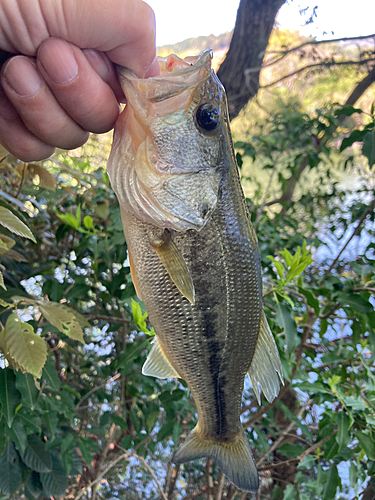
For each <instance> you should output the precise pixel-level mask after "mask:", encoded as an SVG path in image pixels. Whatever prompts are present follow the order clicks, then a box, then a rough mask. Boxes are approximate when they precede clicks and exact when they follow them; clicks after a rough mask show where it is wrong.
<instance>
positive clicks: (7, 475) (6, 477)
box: [0, 444, 22, 495]
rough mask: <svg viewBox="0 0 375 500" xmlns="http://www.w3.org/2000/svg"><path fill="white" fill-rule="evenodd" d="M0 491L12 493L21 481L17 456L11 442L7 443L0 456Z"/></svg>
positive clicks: (7, 493)
mask: <svg viewBox="0 0 375 500" xmlns="http://www.w3.org/2000/svg"><path fill="white" fill-rule="evenodd" d="M0 471H1V474H0V491H2V492H3V493H5V494H6V495H13V493H15V492H16V491H17V489H18V488H19V487H20V485H21V483H22V473H21V468H20V466H19V458H18V455H17V453H16V451H15V449H14V446H13V445H12V444H10V445H8V446H7V448H6V450H5V451H4V453H3V455H2V457H1V458H0Z"/></svg>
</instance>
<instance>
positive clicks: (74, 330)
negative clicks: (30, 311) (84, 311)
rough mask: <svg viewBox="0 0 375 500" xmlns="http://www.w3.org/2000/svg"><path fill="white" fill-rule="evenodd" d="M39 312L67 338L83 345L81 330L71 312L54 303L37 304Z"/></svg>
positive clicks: (67, 308)
mask: <svg viewBox="0 0 375 500" xmlns="http://www.w3.org/2000/svg"><path fill="white" fill-rule="evenodd" d="M37 304H38V307H39V309H40V312H41V313H42V314H43V316H44V317H45V318H46V320H47V321H48V322H49V323H51V325H53V326H55V327H56V328H57V329H58V330H59V331H60V332H61V333H63V334H64V335H66V336H67V337H69V338H71V339H74V340H78V341H79V342H82V344H84V340H83V332H82V328H81V326H80V324H79V321H78V320H77V318H76V316H75V314H74V312H73V310H71V309H70V308H69V307H67V306H64V305H62V304H57V303H56V302H45V301H41V300H39V301H38V302H37Z"/></svg>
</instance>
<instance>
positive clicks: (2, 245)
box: [0, 234, 16, 255]
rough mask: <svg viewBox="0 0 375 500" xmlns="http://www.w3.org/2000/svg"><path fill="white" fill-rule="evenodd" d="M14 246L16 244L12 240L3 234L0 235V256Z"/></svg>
mask: <svg viewBox="0 0 375 500" xmlns="http://www.w3.org/2000/svg"><path fill="white" fill-rule="evenodd" d="M15 244H16V242H15V241H14V240H13V239H12V238H9V236H6V235H5V234H0V255H4V254H6V253H7V252H8V250H10V249H11V248H12V247H14V245H15Z"/></svg>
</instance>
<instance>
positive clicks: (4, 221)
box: [0, 206, 36, 243]
mask: <svg viewBox="0 0 375 500" xmlns="http://www.w3.org/2000/svg"><path fill="white" fill-rule="evenodd" d="M0 224H1V225H2V226H4V227H6V228H7V229H8V230H9V231H10V232H12V233H14V234H18V235H19V236H23V237H24V238H29V239H30V240H32V241H33V242H34V243H36V239H35V238H34V235H33V233H32V232H31V231H30V229H29V228H28V227H27V226H26V224H24V223H23V222H22V221H21V220H20V219H19V218H18V217H16V216H15V215H14V214H13V213H12V212H11V211H10V210H8V209H7V208H5V207H1V206H0Z"/></svg>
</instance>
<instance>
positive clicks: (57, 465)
mask: <svg viewBox="0 0 375 500" xmlns="http://www.w3.org/2000/svg"><path fill="white" fill-rule="evenodd" d="M51 458H52V471H51V472H49V473H45V472H43V473H41V474H40V481H41V483H42V485H43V489H44V491H45V492H46V494H47V496H50V495H60V496H62V495H64V494H65V490H66V488H67V487H68V476H67V475H66V473H65V470H64V468H63V466H62V465H61V462H60V460H59V459H58V457H57V456H56V455H55V454H54V453H51Z"/></svg>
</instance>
